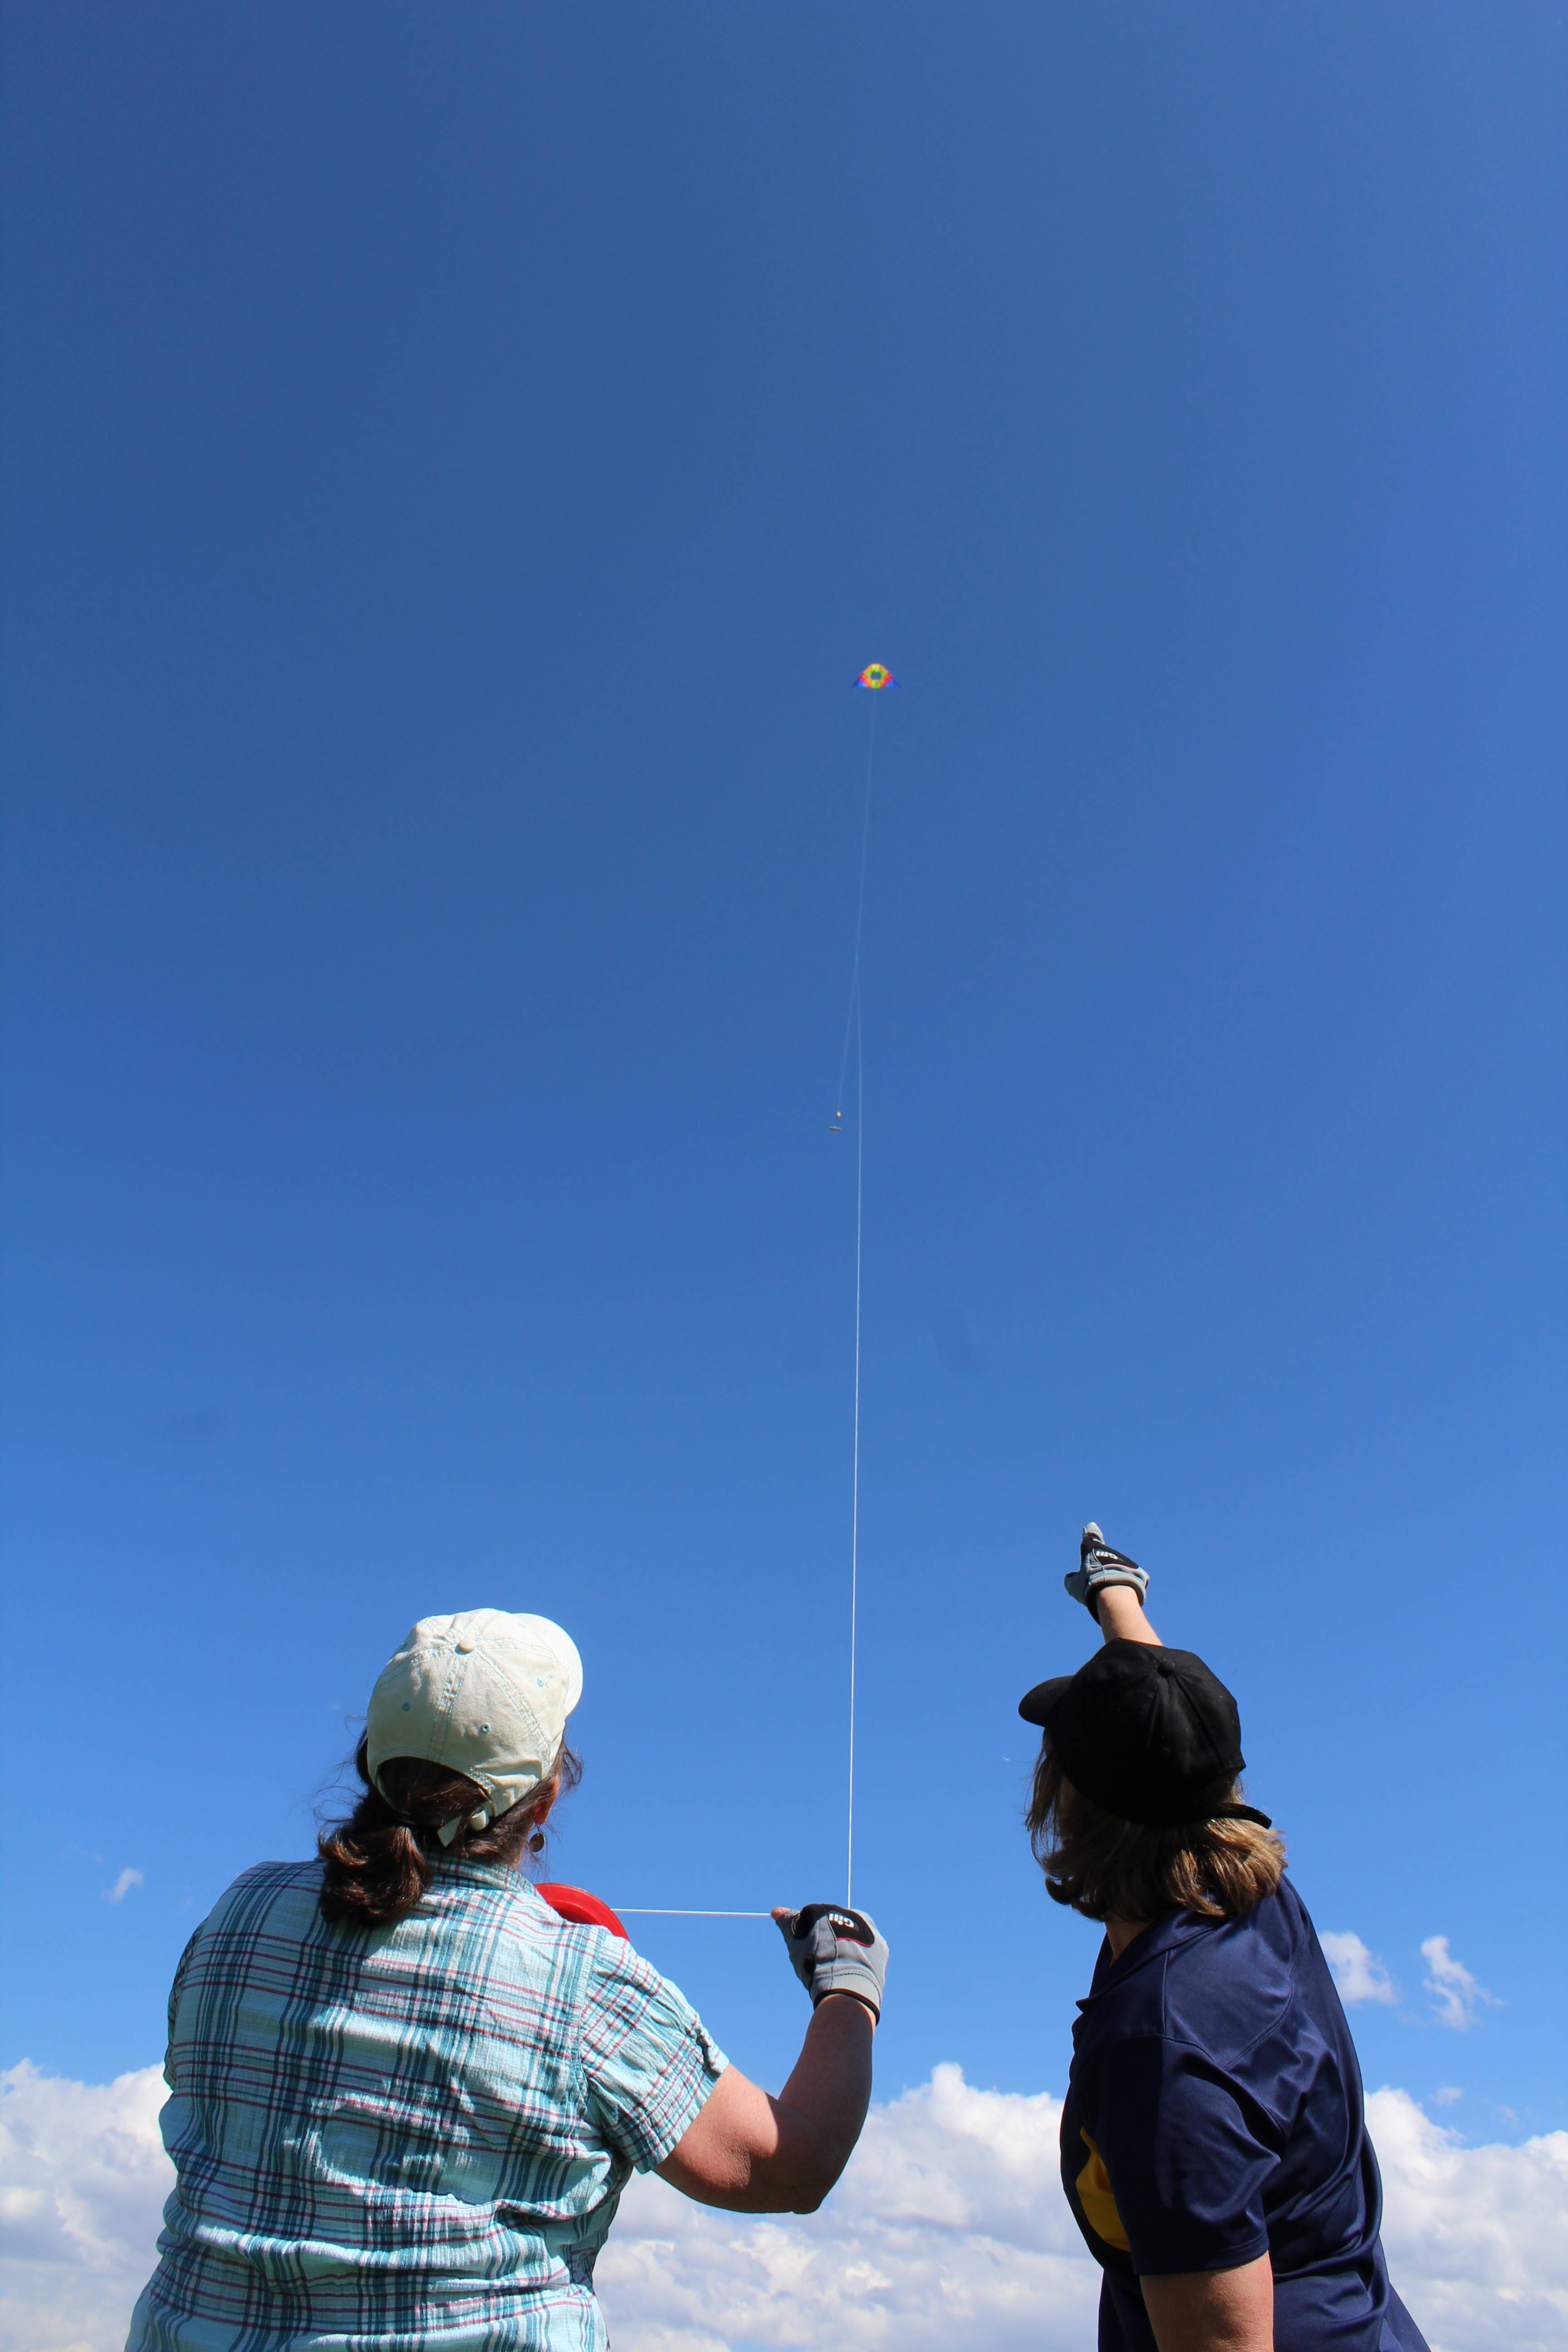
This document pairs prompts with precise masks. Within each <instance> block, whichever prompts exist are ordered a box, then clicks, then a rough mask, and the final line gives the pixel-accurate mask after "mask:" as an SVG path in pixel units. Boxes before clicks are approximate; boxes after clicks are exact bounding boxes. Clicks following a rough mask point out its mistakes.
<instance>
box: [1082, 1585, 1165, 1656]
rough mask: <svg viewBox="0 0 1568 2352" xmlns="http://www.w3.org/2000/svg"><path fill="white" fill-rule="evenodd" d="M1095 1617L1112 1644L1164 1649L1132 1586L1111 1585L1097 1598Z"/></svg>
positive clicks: (1096, 1596) (1097, 1595) (1101, 1630)
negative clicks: (1150, 1645) (1150, 1646)
mask: <svg viewBox="0 0 1568 2352" xmlns="http://www.w3.org/2000/svg"><path fill="white" fill-rule="evenodd" d="M1094 1613H1095V1615H1096V1616H1097V1617H1098V1618H1099V1620H1100V1632H1101V1633H1103V1635H1104V1636H1105V1639H1106V1640H1107V1641H1108V1642H1152V1643H1153V1644H1154V1647H1155V1648H1156V1649H1157V1650H1158V1649H1162V1648H1163V1646H1164V1645H1163V1643H1162V1642H1161V1639H1160V1636H1159V1635H1158V1633H1155V1631H1154V1628H1153V1627H1152V1625H1151V1624H1150V1622H1149V1620H1148V1618H1147V1617H1146V1616H1145V1615H1144V1614H1143V1603H1142V1601H1141V1600H1140V1599H1139V1597H1138V1595H1137V1593H1136V1592H1134V1591H1133V1590H1132V1587H1131V1585H1130V1584H1108V1585H1107V1586H1106V1588H1105V1590H1104V1591H1103V1592H1100V1593H1097V1594H1096V1595H1095V1603H1094Z"/></svg>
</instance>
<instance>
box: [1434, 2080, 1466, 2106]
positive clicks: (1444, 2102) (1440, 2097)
mask: <svg viewBox="0 0 1568 2352" xmlns="http://www.w3.org/2000/svg"><path fill="white" fill-rule="evenodd" d="M1463 2097H1464V2093H1463V2091H1461V2090H1460V2088H1459V2086H1458V2084H1457V2083H1439V2084H1438V2085H1437V2088H1436V2090H1435V2091H1434V2092H1433V2094H1432V2105H1434V2106H1435V2107H1457V2106H1458V2104H1459V2101H1460V2100H1461V2099H1462V2098H1463Z"/></svg>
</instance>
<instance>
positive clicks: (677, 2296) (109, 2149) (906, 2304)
mask: <svg viewBox="0 0 1568 2352" xmlns="http://www.w3.org/2000/svg"><path fill="white" fill-rule="evenodd" d="M162 2099H163V2080H162V2077H161V2075H160V2074H159V2073H158V2070H157V2069H156V2068H155V2067H148V2068H147V2069H145V2070H144V2072H142V2074H124V2075H121V2078H120V2080H119V2081H118V2082H116V2083H111V2084H105V2085H102V2086H98V2085H93V2084H82V2083H69V2082H59V2081H54V2080H50V2079H48V2078H46V2077H44V2076H42V2075H40V2074H37V2072H36V2071H35V2070H34V2069H33V2068H32V2067H30V2066H20V2067H17V2068H16V2069H14V2070H13V2072H12V2073H11V2074H5V2075H0V2294H3V2295H5V2298H6V2299H7V2302H8V2308H7V2309H6V2310H5V2315H4V2316H3V2317H0V2352H120V2347H121V2346H122V2344H123V2342H124V2336H125V2325H126V2320H127V2317H128V2315H129V2314H130V2310H131V2305H132V2303H133V2302H134V2300H135V2298H136V2295H137V2294H138V2293H139V2292H140V2290H141V2288H142V2284H143V2282H144V2280H145V2278H146V2276H147V2273H148V2272H149V2271H150V2270H151V2268H152V2266H153V2242H154V2240H155V2239H156V2236H157V2231H158V2224H159V2216H160V2211H161V2209H162V2205H163V2198H164V2195H165V2194H166V2192H167V2188H168V2183H169V2180H170V2178H171V2175H170V2171H169V2168H168V2164H167V2160H166V2158H164V2156H163V2150H162V2148H161V2147H160V2146H159V2143H158V2137H157V2128H156V2117H157V2111H158V2107H159V2105H160V2103H161V2101H162ZM1368 2105H1369V2111H1370V2114H1371V2117H1372V2127H1373V2137H1374V2139H1375V2141H1376V2144H1377V2149H1378V2154H1379V2157H1380V2158H1381V2160H1382V2165H1383V2173H1384V2187H1385V2189H1386V2193H1387V2220H1386V2227H1385V2235H1386V2238H1387V2242H1388V2252H1389V2263H1390V2267H1391V2269H1392V2271H1393V2273H1394V2281H1395V2283H1396V2284H1397V2285H1398V2287H1399V2290H1400V2293H1401V2294H1403V2295H1404V2297H1405V2301H1406V2302H1407V2303H1408V2304H1409V2305H1410V2307H1411V2309H1412V2310H1413V2311H1414V2312H1415V2315H1416V2317H1417V2319H1418V2320H1419V2321H1420V2322H1421V2324H1422V2326H1424V2327H1425V2329H1426V2334H1427V2336H1428V2337H1429V2339H1430V2341H1431V2343H1432V2345H1433V2347H1434V2352H1568V2132H1555V2133H1552V2134H1551V2135H1549V2136H1548V2137H1545V2138H1542V2139H1535V2140H1529V2141H1527V2142H1526V2143H1525V2144H1524V2146H1523V2147H1474V2148H1468V2147H1464V2146H1463V2145H1462V2143H1461V2141H1460V2139H1459V2137H1458V2134H1456V2133H1454V2132H1451V2131H1447V2130H1445V2129H1444V2128H1443V2127H1442V2126H1440V2125H1438V2124H1436V2123H1434V2122H1433V2121H1432V2120H1431V2119H1430V2118H1429V2117H1428V2116H1425V2115H1423V2113H1422V2112H1421V2109H1420V2108H1419V2107H1418V2106H1417V2105H1415V2101H1414V2100H1413V2099H1412V2098H1411V2097H1410V2096H1409V2095H1408V2094H1406V2093H1405V2092H1404V2091H1389V2090H1384V2091H1379V2092H1377V2093H1376V2094H1375V2095H1373V2098H1372V2099H1371V2100H1370V2101H1369V2103H1368ZM1060 2112H1061V2110H1060V2107H1059V2105H1058V2102H1057V2101H1056V2100H1055V2099H1053V2098H1050V2097H1049V2096H1047V2095H1044V2094H1041V2095H1038V2096H1036V2097H1032V2098H1030V2097H1025V2096H1022V2095H1017V2094H1014V2093H1005V2092H999V2091H981V2090H975V2089H974V2088H973V2087H972V2086H971V2085H970V2084H967V2083H966V2082H965V2081H964V2079H963V2074H961V2073H960V2072H959V2070H958V2068H957V2067H956V2066H939V2067H938V2068H937V2069H936V2072H935V2073H934V2074H933V2075H932V2076H931V2080H930V2082H928V2083H925V2084H921V2087H920V2088H919V2089H918V2090H914V2091H910V2092H907V2093H906V2094H905V2095H904V2096H903V2097H902V2098H900V2099H897V2100H895V2101H894V2102H893V2103H892V2104H891V2105H889V2106H885V2107H879V2108H877V2109H875V2110H874V2111H873V2113H872V2116H871V2118H870V2120H869V2122H868V2125H867V2127H866V2133H865V2137H864V2138H863V2139H862V2141H861V2144H860V2147H859V2150H858V2153H857V2155H856V2158H855V2160H854V2162H853V2164H852V2165H851V2167H850V2168H849V2171H848V2173H847V2176H846V2178H845V2179H844V2181H843V2183H842V2184H841V2186H840V2187H839V2188H838V2189H837V2190H836V2191H835V2193H834V2195H833V2196H832V2198H830V2199H829V2200H828V2203H827V2205H826V2207H825V2209H824V2210H823V2211H822V2212H820V2213H817V2214H813V2215H811V2216H810V2217H809V2218H807V2219H804V2220H799V2221H795V2220H788V2219H785V2220H782V2221H753V2220H749V2219H746V2218H744V2217H741V2216H737V2215H733V2214H724V2213H714V2212H710V2211H707V2210H704V2209H703V2208H701V2207H699V2206H694V2205H689V2204H688V2203H687V2202H686V2200H684V2199H683V2198H680V2197H678V2196H677V2195H676V2193H675V2191H674V2190H673V2189H667V2188H665V2186H664V2185H663V2183H662V2182H661V2181H658V2180H637V2181H635V2182H634V2183H633V2184H632V2187H631V2189H629V2190H628V2192H627V2195H626V2202H625V2204H624V2206H623V2208H622V2211H621V2217H620V2220H619V2221H617V2223H616V2229H615V2231H614V2233H613V2235H612V2237H611V2240H610V2243H609V2247H608V2249H607V2250H606V2252H605V2256H604V2258H603V2260H602V2262H601V2263H600V2265H599V2287H600V2291H601V2293H602V2294H603V2297H604V2301H605V2310H606V2313H607V2315H608V2317H609V2320H610V2325H611V2330H612V2333H613V2335H614V2337H615V2341H616V2352H734V2347H741V2346H744V2347H748V2352H750V2347H758V2352H795V2347H798V2346H799V2345H800V2344H802V2343H805V2342H807V2341H821V2340H832V2341H833V2342H834V2343H835V2344H836V2345H837V2346H841V2347H843V2352H952V2346H953V2345H955V2344H984V2346H985V2347H987V2352H1081V2347H1083V2346H1084V2345H1085V2344H1089V2343H1092V2342H1093V2340H1094V2320H1093V2312H1094V2305H1095V2299H1096V2296H1097V2294H1098V2291H1099V2273H1097V2272H1096V2271H1095V2269H1094V2266H1093V2264H1092V2263H1090V2262H1089V2258H1088V2256H1087V2255H1086V2254H1085V2253H1084V2252H1083V2250H1082V2247H1081V2244H1080V2242H1079V2236H1078V2232H1077V2231H1076V2230H1075V2229H1074V2227H1073V2224H1072V2221H1071V2219H1070V2217H1069V2215H1068V2210H1067V2206H1066V2204H1065V2202H1064V2201H1063V2200H1062V2197H1061V2193H1060V2190H1059V2189H1058V2185H1057V2127H1058V2119H1059V2116H1060Z"/></svg>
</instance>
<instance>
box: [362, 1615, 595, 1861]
mask: <svg viewBox="0 0 1568 2352" xmlns="http://www.w3.org/2000/svg"><path fill="white" fill-rule="evenodd" d="M582 1696H583V1661H582V1659H581V1658H580V1657H579V1656H578V1655H577V1645H576V1643H574V1641H573V1639H572V1636H571V1635H570V1633H563V1631H562V1629H561V1627H560V1626H559V1625H556V1624H552V1622H551V1620H550V1619H549V1618H548V1617H527V1616H522V1615H519V1614H517V1613H515V1612H513V1611H511V1610H508V1609H465V1610H463V1611H461V1612H459V1613H458V1615H457V1616H455V1617H421V1619H420V1620H419V1622H418V1624H417V1625H416V1626H415V1627H414V1629H413V1631H412V1633H410V1634H409V1635H408V1637H407V1639H406V1641H405V1643H403V1646H402V1648H401V1649H400V1650H398V1652H397V1653H396V1654H395V1656H394V1657H391V1658H389V1659H388V1660H387V1662H386V1664H385V1665H384V1666H383V1668H382V1670H381V1672H380V1674H379V1675H377V1676H376V1683H375V1688H374V1690H373V1691H372V1693H371V1695H370V1708H369V1713H368V1715H367V1717H366V1720H365V1737H366V1741H367V1745H368V1748H369V1753H368V1756H367V1759H366V1761H367V1763H368V1765H369V1768H370V1777H371V1779H372V1780H374V1782H375V1785H376V1787H377V1789H380V1788H381V1780H380V1777H379V1776H380V1772H381V1768H382V1766H383V1765H384V1764H387V1763H390V1762H391V1761H392V1759H393V1758H394V1757H395V1756H412V1757H416V1758H417V1759H418V1760H419V1761H420V1762H421V1763H424V1764H441V1765H445V1767H446V1769H447V1771H448V1772H464V1773H467V1775H468V1779H469V1780H477V1781H478V1782H479V1787H480V1788H481V1789H482V1790H484V1792H485V1796H486V1798H487V1800H488V1802H487V1803H486V1804H484V1805H483V1806H481V1807H480V1809H479V1811H478V1812H475V1813H469V1814H467V1815H464V1814H458V1816H457V1818H456V1819H455V1820H453V1821H449V1822H442V1824H441V1829H440V1838H441V1843H442V1844H443V1845H450V1844H451V1843H452V1840H453V1839H454V1838H455V1837H456V1836H457V1834H458V1831H459V1830H460V1829H461V1828H462V1826H463V1824H464V1822H465V1820H466V1821H467V1822H468V1827H469V1828H470V1829H476V1830H482V1829H483V1828H485V1826H486V1825H487V1823H489V1822H492V1821H494V1820H495V1819H496V1817H497V1815H498V1814H500V1813H504V1812H506V1811H508V1810H509V1809H510V1807H511V1806H512V1805H515V1804H517V1803H518V1802H520V1801H521V1799H522V1798H524V1797H526V1796H527V1795H528V1793H529V1791H530V1790H531V1789H537V1788H538V1786H539V1784H540V1782H541V1781H542V1780H548V1779H549V1778H550V1774H551V1771H552V1769H553V1766H554V1763H555V1759H556V1758H557V1757H558V1756H559V1755H560V1753H561V1743H562V1740H563V1738H565V1734H566V1718H567V1717H568V1716H569V1715H570V1714H571V1712H572V1710H573V1708H574V1706H576V1704H577V1702H578V1700H579V1699H580V1698H581V1697H582ZM382 1793H383V1795H384V1794H385V1791H384V1790H382Z"/></svg>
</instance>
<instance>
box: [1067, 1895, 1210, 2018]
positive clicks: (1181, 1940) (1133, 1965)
mask: <svg viewBox="0 0 1568 2352" xmlns="http://www.w3.org/2000/svg"><path fill="white" fill-rule="evenodd" d="M1222 1925H1223V1922H1222V1921H1220V1920H1217V1919H1200V1918H1197V1917H1196V1916H1194V1914H1193V1913H1192V1912H1191V1911H1167V1912H1166V1914H1165V1916H1164V1917H1163V1919H1152V1920H1151V1921H1150V1923H1149V1925H1148V1926H1147V1927H1143V1928H1141V1929H1140V1931H1139V1933H1138V1934H1137V1935H1136V1936H1134V1937H1133V1938H1132V1941H1131V1943H1130V1944H1128V1945H1127V1946H1125V1947H1124V1948H1123V1950H1122V1954H1121V1958H1120V1959H1119V1960H1113V1959H1111V1958H1110V1944H1109V1943H1104V1944H1101V1946H1100V1958H1098V1960H1096V1962H1095V1964H1094V1978H1093V1980H1092V1982H1091V1983H1090V1985H1089V1990H1088V1992H1087V1993H1085V1995H1084V1997H1083V1999H1082V2000H1080V2001H1079V2009H1081V2010H1089V2009H1092V2008H1093V2006H1094V2004H1095V2002H1096V2001H1100V2000H1104V1999H1105V1997H1106V1995H1107V1994H1108V1993H1112V1992H1116V1991H1118V1990H1120V1989H1121V1986H1122V1985H1124V1984H1125V1983H1126V1982H1127V1980H1128V1979H1129V1977H1132V1976H1136V1975H1137V1973H1138V1971H1139V1969H1144V1968H1147V1967H1148V1965H1149V1963H1150V1962H1151V1960H1157V1959H1161V1958H1163V1956H1164V1955H1165V1953H1167V1952H1173V1951H1175V1950H1176V1949H1177V1948H1179V1947H1180V1946H1181V1945H1183V1944H1193V1943H1196V1941H1197V1939H1198V1937H1200V1936H1209V1935H1212V1934H1213V1933H1214V1930H1215V1927H1219V1926H1222Z"/></svg>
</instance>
